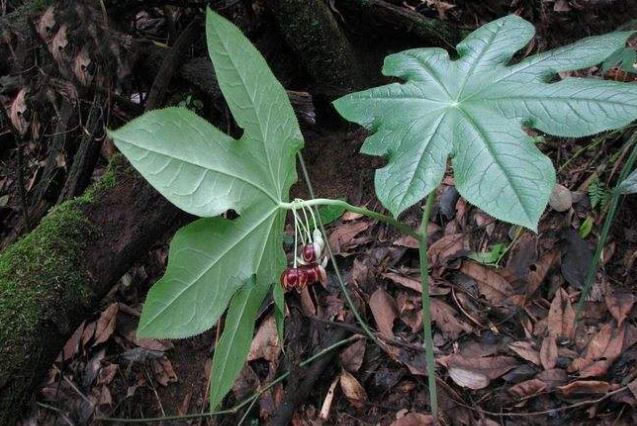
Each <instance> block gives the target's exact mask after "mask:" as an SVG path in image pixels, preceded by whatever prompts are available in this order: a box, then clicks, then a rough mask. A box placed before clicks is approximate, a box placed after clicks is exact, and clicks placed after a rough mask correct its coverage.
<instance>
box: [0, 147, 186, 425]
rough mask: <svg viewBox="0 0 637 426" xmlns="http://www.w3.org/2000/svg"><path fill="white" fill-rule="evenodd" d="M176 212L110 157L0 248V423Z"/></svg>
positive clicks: (11, 418) (18, 407) (15, 411)
mask: <svg viewBox="0 0 637 426" xmlns="http://www.w3.org/2000/svg"><path fill="white" fill-rule="evenodd" d="M179 215H180V213H179V212H178V210H177V209H176V208H175V207H173V206H172V205H170V204H169V203H168V202H167V201H165V200H164V199H163V198H162V197H161V195H159V194H158V193H157V192H156V191H155V190H153V189H152V188H151V187H150V186H148V184H146V183H145V182H144V181H143V179H142V178H141V177H140V176H139V175H138V174H137V173H135V172H134V171H133V170H132V169H131V168H130V167H129V166H128V165H127V163H126V160H125V159H123V157H120V156H115V157H114V158H113V160H112V161H111V165H110V167H109V169H108V172H107V173H106V174H105V176H104V177H103V178H102V179H101V180H100V181H99V182H98V183H97V184H96V185H94V186H93V187H92V188H90V189H89V190H88V191H87V192H86V193H85V194H84V195H83V196H82V197H79V198H76V199H73V200H71V201H68V202H65V203H63V204H60V205H59V206H57V207H56V208H54V209H53V210H52V211H51V212H50V213H49V215H48V216H47V217H45V218H44V219H43V220H42V222H41V223H40V225H39V226H38V227H37V228H36V229H35V230H33V231H32V232H31V233H30V234H28V235H27V236H26V237H25V238H23V239H22V240H20V241H18V242H16V243H15V244H14V245H12V246H11V247H9V248H8V249H7V250H6V251H4V252H3V253H1V254H0V424H1V425H11V424H14V423H15V422H16V421H17V420H18V419H19V417H20V416H21V413H22V411H23V408H24V407H25V406H26V404H27V403H28V402H29V401H30V400H31V398H32V397H33V394H34V391H35V390H36V388H37V386H38V385H39V383H40V381H41V380H42V378H43V377H44V375H45V373H46V371H47V370H48V369H49V368H50V366H51V364H52V363H53V361H54V360H55V357H56V355H57V354H58V352H59V351H60V349H61V348H62V347H63V345H64V342H65V341H66V339H67V338H68V336H69V334H70V333H72V332H73V330H74V329H75V327H77V326H78V324H79V322H80V321H81V320H82V319H83V318H84V317H85V316H86V315H87V314H89V313H90V312H91V311H92V310H93V309H95V307H96V305H97V303H98V302H99V300H100V299H101V298H102V297H103V296H104V295H105V294H106V293H107V291H108V290H109V289H110V288H111V287H112V285H113V284H114V283H115V282H116V281H117V280H118V279H119V278H120V277H121V276H122V275H123V274H124V273H125V272H126V270H128V268H129V267H130V266H131V264H132V262H134V261H135V260H136V259H137V258H138V257H139V256H140V255H141V254H143V253H144V252H145V251H146V250H147V249H148V248H149V246H150V245H151V244H152V243H153V242H154V241H155V240H156V239H157V237H158V236H159V235H161V234H162V233H163V232H165V231H166V230H167V229H169V228H170V227H171V226H172V225H174V224H175V222H176V221H178V218H179Z"/></svg>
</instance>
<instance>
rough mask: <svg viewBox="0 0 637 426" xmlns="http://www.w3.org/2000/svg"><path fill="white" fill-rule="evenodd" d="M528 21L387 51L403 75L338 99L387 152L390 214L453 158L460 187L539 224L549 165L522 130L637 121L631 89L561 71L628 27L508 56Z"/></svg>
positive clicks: (595, 56) (372, 149)
mask: <svg viewBox="0 0 637 426" xmlns="http://www.w3.org/2000/svg"><path fill="white" fill-rule="evenodd" d="M533 34H534V29H533V26H532V25H531V24H530V23H528V22H527V21H525V20H523V19H522V18H519V17H517V16H507V17H504V18H502V19H499V20H497V21H494V22H491V23H489V24H487V25H485V26H483V27H481V28H479V29H478V30H476V31H474V32H473V33H471V34H470V35H469V36H468V37H467V38H466V39H465V40H464V41H462V42H461V43H459V44H458V46H457V50H458V59H456V60H451V59H450V57H449V54H448V53H447V52H446V51H445V50H443V49H439V48H426V49H413V50H407V51H404V52H400V53H397V54H393V55H390V56H388V57H387V58H385V65H384V67H383V73H384V74H385V75H389V76H395V77H399V78H401V79H404V80H406V82H405V83H402V84H399V83H393V84H389V85H385V86H381V87H376V88H373V89H369V90H366V91H363V92H358V93H354V94H351V95H347V96H345V97H343V98H341V99H339V100H337V101H335V107H336V109H337V110H338V111H339V112H340V114H341V115H342V116H343V117H345V118H346V119H348V120H350V121H354V122H356V123H359V124H361V125H363V126H365V127H367V128H369V129H371V131H372V135H371V136H370V137H369V138H368V139H367V141H366V142H365V144H364V145H363V148H362V150H361V151H362V152H363V153H365V154H370V155H382V156H386V157H388V163H387V165H386V166H385V167H383V168H382V169H379V170H377V172H376V179H375V183H376V192H377V194H378V197H379V198H380V200H381V202H382V203H383V205H385V207H387V208H388V209H389V210H390V211H391V212H392V213H393V214H394V215H395V216H397V215H398V214H400V213H401V212H403V211H404V210H405V209H406V208H408V207H410V206H412V205H414V204H415V203H417V202H419V201H420V200H422V199H423V198H424V197H425V196H426V195H427V194H428V193H430V192H431V191H432V190H433V189H434V188H436V187H437V186H438V184H439V183H440V181H441V179H442V177H443V174H444V172H445V167H446V163H447V157H449V156H451V164H452V166H453V169H454V176H455V182H456V186H457V189H458V191H459V192H460V194H462V196H464V197H465V198H466V199H467V200H468V201H470V202H471V203H473V204H475V205H477V206H478V207H480V208H481V209H483V210H484V211H486V212H487V213H489V214H491V215H492V216H494V217H496V218H498V219H501V220H504V221H507V222H511V223H515V224H519V225H523V226H526V227H528V228H531V229H535V228H536V226H537V222H538V220H539V217H540V215H541V214H542V212H543V210H544V208H545V207H546V204H547V202H548V199H549V196H550V194H551V191H552V190H553V186H554V184H555V171H554V169H553V165H552V164H551V161H550V160H549V159H548V158H547V157H546V156H544V155H543V154H542V153H541V152H540V151H539V149H538V148H537V147H535V145H534V144H533V142H532V139H531V138H530V137H529V136H528V135H527V134H526V132H524V130H523V128H522V127H523V126H528V127H533V128H536V129H538V130H541V131H543V132H546V133H549V134H553V135H557V136H568V137H581V136H585V135H590V134H593V133H598V132H601V131H603V130H607V129H611V128H616V127H621V126H624V125H626V124H628V123H629V122H630V121H631V120H633V119H635V118H637V86H636V85H630V84H624V83H618V82H614V81H604V80H594V79H580V78H566V79H564V80H562V81H559V82H551V81H552V80H553V79H554V78H555V77H556V75H557V73H559V72H562V71H568V70H575V69H581V68H585V67H589V66H592V65H595V64H598V63H600V62H602V61H603V60H604V59H606V57H608V56H609V55H610V54H611V53H612V52H614V51H615V50H617V49H618V48H619V47H622V46H623V45H624V44H625V42H626V39H627V38H628V37H629V36H630V34H631V33H629V32H623V33H612V34H608V35H604V36H598V37H590V38H586V39H583V40H581V41H579V42H577V43H575V44H572V45H569V46H566V47H562V48H558V49H555V50H552V51H549V52H545V53H542V54H538V55H535V56H531V57H528V58H526V59H524V60H522V61H521V62H518V63H516V64H512V65H511V64H509V62H510V61H511V59H512V57H513V55H514V54H515V53H516V52H517V51H518V50H520V49H522V48H523V47H524V46H525V45H526V44H527V43H528V42H529V41H530V40H531V38H532V37H533Z"/></svg>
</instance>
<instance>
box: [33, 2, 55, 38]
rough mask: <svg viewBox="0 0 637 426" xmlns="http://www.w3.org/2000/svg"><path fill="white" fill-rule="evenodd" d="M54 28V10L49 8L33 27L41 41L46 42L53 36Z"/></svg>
mask: <svg viewBox="0 0 637 426" xmlns="http://www.w3.org/2000/svg"><path fill="white" fill-rule="evenodd" d="M54 27H55V8H54V7H53V6H49V7H48V8H47V9H46V10H45V11H44V13H43V14H42V15H41V16H40V19H38V23H37V24H36V26H35V29H36V32H37V33H38V35H39V36H40V38H41V39H42V40H44V41H45V42H48V41H49V40H50V39H51V35H52V34H53V28H54Z"/></svg>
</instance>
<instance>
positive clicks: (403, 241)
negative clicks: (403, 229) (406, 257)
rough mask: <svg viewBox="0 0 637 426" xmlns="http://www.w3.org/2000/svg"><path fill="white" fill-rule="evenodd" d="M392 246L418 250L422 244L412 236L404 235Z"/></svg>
mask: <svg viewBox="0 0 637 426" xmlns="http://www.w3.org/2000/svg"><path fill="white" fill-rule="evenodd" d="M392 244H393V245H395V246H398V247H406V248H410V249H416V250H418V248H419V247H420V243H419V242H418V240H417V239H416V238H414V237H412V236H411V235H403V236H402V237H400V238H399V239H397V240H396V241H394V242H393V243H392Z"/></svg>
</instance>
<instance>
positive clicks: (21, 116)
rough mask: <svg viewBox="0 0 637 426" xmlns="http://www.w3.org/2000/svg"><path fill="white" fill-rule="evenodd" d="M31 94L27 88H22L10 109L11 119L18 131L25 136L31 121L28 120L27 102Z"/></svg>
mask: <svg viewBox="0 0 637 426" xmlns="http://www.w3.org/2000/svg"><path fill="white" fill-rule="evenodd" d="M28 93H29V91H28V89H27V88H22V89H20V91H19V92H18V94H17V95H16V97H15V98H14V99H13V102H11V106H10V107H9V119H10V120H11V124H12V125H13V127H14V128H15V129H16V131H17V132H18V133H19V134H20V135H22V136H24V135H25V134H26V133H27V131H28V130H29V121H28V120H27V109H28V107H27V102H26V99H27V98H26V97H27V94H28Z"/></svg>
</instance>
